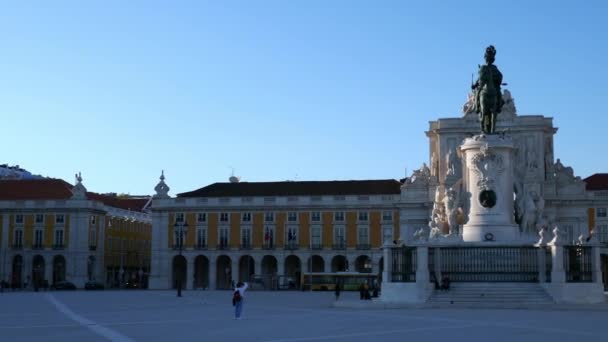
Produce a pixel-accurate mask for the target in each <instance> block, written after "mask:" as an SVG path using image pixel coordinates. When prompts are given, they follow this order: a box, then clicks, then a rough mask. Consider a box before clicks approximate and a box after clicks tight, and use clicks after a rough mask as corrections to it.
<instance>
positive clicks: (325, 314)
mask: <svg viewBox="0 0 608 342" xmlns="http://www.w3.org/2000/svg"><path fill="white" fill-rule="evenodd" d="M356 296H358V293H352V292H351V293H343V296H342V298H341V300H344V301H356V300H358V299H357V297H356ZM230 302H231V292H230V291H184V296H183V297H182V298H176V296H175V292H172V291H101V292H85V291H74V292H38V293H34V292H14V293H13V292H8V293H2V294H0V308H2V311H1V313H0V336H1V338H0V340H1V341H10V342H16V341H45V342H46V341H48V342H50V341H87V342H94V341H108V340H112V341H172V340H175V339H176V338H179V339H183V338H186V339H187V340H189V341H268V342H270V341H286V342H287V341H374V340H379V339H391V340H410V341H413V340H414V341H464V340H466V341H487V340H488V339H489V338H491V339H492V341H494V342H496V341H549V340H550V341H572V340H574V339H577V338H593V339H595V340H598V341H603V340H606V339H608V324H606V322H607V321H606V319H607V317H608V311H606V310H598V309H597V308H595V309H590V310H586V309H584V308H569V309H568V308H562V309H556V310H547V309H544V310H521V309H520V310H506V309H505V310H500V309H465V308H445V309H437V308H435V309H384V310H382V309H367V310H364V309H341V308H334V307H332V302H333V293H331V292H313V293H303V292H255V291H249V292H248V293H247V297H246V302H245V306H244V317H243V319H242V320H238V321H237V320H234V318H233V315H234V314H233V307H232V306H231V303H230Z"/></svg>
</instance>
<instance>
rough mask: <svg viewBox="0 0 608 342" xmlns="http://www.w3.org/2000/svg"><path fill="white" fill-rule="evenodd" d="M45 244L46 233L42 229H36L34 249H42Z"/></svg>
mask: <svg viewBox="0 0 608 342" xmlns="http://www.w3.org/2000/svg"><path fill="white" fill-rule="evenodd" d="M43 243H44V231H43V230H42V229H36V230H35V231H34V247H37V248H41V247H42V244H43Z"/></svg>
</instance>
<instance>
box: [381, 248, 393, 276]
mask: <svg viewBox="0 0 608 342" xmlns="http://www.w3.org/2000/svg"><path fill="white" fill-rule="evenodd" d="M390 246H391V244H390V242H388V241H385V242H384V246H383V247H382V254H383V257H382V260H383V262H384V266H383V267H382V282H383V283H388V282H390V281H391V280H390V278H389V277H388V272H389V270H390V269H391V267H392V265H391V260H390V250H391V247H390Z"/></svg>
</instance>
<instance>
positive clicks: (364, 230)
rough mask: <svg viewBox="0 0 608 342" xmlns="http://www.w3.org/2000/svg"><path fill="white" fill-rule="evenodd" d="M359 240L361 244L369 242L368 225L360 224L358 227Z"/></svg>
mask: <svg viewBox="0 0 608 342" xmlns="http://www.w3.org/2000/svg"><path fill="white" fill-rule="evenodd" d="M357 242H358V243H359V244H360V245H368V244H369V227H368V226H359V227H358V228H357Z"/></svg>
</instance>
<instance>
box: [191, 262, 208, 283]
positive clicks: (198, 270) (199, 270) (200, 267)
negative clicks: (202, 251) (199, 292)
mask: <svg viewBox="0 0 608 342" xmlns="http://www.w3.org/2000/svg"><path fill="white" fill-rule="evenodd" d="M208 287H209V259H207V257H206V256H204V255H199V256H197V257H196V259H194V288H195V289H206V288H208Z"/></svg>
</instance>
